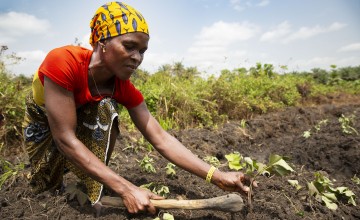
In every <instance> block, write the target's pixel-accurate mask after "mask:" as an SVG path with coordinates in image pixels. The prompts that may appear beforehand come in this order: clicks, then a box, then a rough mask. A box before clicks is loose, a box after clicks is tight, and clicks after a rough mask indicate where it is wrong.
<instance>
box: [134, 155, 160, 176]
mask: <svg viewBox="0 0 360 220" xmlns="http://www.w3.org/2000/svg"><path fill="white" fill-rule="evenodd" d="M138 162H139V165H140V168H141V170H142V171H144V172H147V173H156V170H155V167H154V166H153V165H152V164H153V162H154V159H153V158H151V157H149V156H148V155H145V157H144V158H143V159H142V160H140V161H138Z"/></svg>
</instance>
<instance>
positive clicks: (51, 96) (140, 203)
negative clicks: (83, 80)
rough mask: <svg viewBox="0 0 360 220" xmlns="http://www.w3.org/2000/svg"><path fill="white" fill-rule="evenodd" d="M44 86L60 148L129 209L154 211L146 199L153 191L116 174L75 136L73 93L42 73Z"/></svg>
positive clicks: (51, 123) (53, 128)
mask: <svg viewBox="0 0 360 220" xmlns="http://www.w3.org/2000/svg"><path fill="white" fill-rule="evenodd" d="M44 87H45V107H46V112H47V116H48V121H49V125H50V129H51V134H52V136H53V139H54V141H55V143H56V145H57V147H58V149H59V151H60V152H61V153H62V154H63V155H65V156H66V158H67V159H69V160H70V161H71V162H72V163H73V164H74V165H75V166H76V167H78V168H79V169H80V170H82V171H84V172H85V173H86V174H87V175H89V176H90V177H91V178H93V179H95V180H96V181H98V182H100V183H102V184H104V185H106V186H108V187H109V188H111V189H112V190H114V191H115V192H116V193H117V194H119V195H120V196H121V197H122V198H123V200H124V203H125V205H126V207H127V208H128V211H129V212H130V213H135V212H138V211H139V210H144V209H145V208H147V209H148V211H150V212H153V213H154V212H155V208H154V207H153V206H152V205H151V204H150V201H149V197H154V195H153V194H152V193H149V192H147V191H145V190H141V189H140V188H138V187H136V186H134V185H133V184H132V183H130V182H129V181H127V180H126V179H124V178H122V177H121V176H119V175H117V174H116V173H115V172H114V171H112V170H111V169H110V168H109V167H107V166H106V165H105V164H104V163H103V162H102V161H100V160H99V159H98V158H97V157H96V156H95V155H94V154H93V153H92V152H91V151H90V150H89V149H88V148H87V147H86V146H85V145H84V144H83V143H82V142H81V141H80V140H79V139H77V138H76V135H75V130H76V121H77V116H76V106H75V101H74V96H73V93H72V92H70V91H68V90H66V89H64V88H62V87H60V86H59V85H57V84H56V83H54V82H52V81H51V80H50V79H49V78H47V77H45V82H44Z"/></svg>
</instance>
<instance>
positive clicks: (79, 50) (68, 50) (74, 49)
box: [49, 45, 92, 56]
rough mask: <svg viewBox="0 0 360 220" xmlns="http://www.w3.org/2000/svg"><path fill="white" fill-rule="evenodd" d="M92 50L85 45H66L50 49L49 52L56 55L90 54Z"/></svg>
mask: <svg viewBox="0 0 360 220" xmlns="http://www.w3.org/2000/svg"><path fill="white" fill-rule="evenodd" d="M91 53H92V50H89V49H87V48H85V47H81V46H74V45H66V46H62V47H57V48H54V49H52V50H51V51H50V52H49V54H56V55H57V56H66V55H71V56H84V55H88V54H91Z"/></svg>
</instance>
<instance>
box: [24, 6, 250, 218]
mask: <svg viewBox="0 0 360 220" xmlns="http://www.w3.org/2000/svg"><path fill="white" fill-rule="evenodd" d="M90 27H91V36H90V44H91V45H92V46H93V50H92V51H91V50H87V49H84V48H81V47H76V46H65V47H61V48H56V49H54V50H52V51H51V52H50V53H49V54H48V55H47V57H46V58H45V60H44V61H43V63H42V64H41V66H40V68H39V69H38V71H37V73H36V74H35V76H34V80H33V90H32V93H31V94H30V95H29V96H28V97H27V100H26V115H25V124H24V133H25V138H26V145H27V151H28V154H29V158H30V163H31V167H32V175H31V184H32V186H33V188H34V190H35V191H37V192H41V191H44V190H49V189H56V188H59V187H61V185H62V179H63V175H64V173H65V172H66V171H68V170H71V171H72V172H74V173H75V174H77V176H78V177H79V178H80V179H81V180H82V181H83V182H84V184H85V186H86V190H87V195H88V196H89V200H90V201H91V202H92V204H93V205H94V204H96V203H97V202H98V201H99V200H100V197H101V193H102V188H103V185H105V186H107V187H109V188H110V189H111V190H113V191H114V192H116V193H117V194H118V195H119V196H120V197H121V198H122V199H123V201H124V204H125V206H126V208H127V210H128V211H129V212H130V213H137V212H139V211H149V212H150V213H155V211H156V210H155V207H154V206H153V205H152V204H151V202H150V199H163V197H160V196H157V195H156V194H153V193H151V192H149V191H147V190H144V189H141V188H139V187H137V186H135V185H133V184H132V183H130V182H129V181H127V180H126V179H124V178H123V177H121V176H119V175H118V174H116V173H115V172H114V171H112V170H111V169H110V168H109V167H108V166H107V163H108V161H109V158H110V156H111V153H112V151H113V147H114V144H115V140H116V137H117V136H118V134H119V130H118V126H117V118H118V114H117V109H116V103H120V104H122V105H124V106H125V107H126V108H127V110H128V112H129V114H130V116H131V119H132V121H133V122H134V123H135V125H136V127H137V128H138V129H139V130H140V132H141V133H142V134H143V135H144V137H145V138H146V139H147V140H148V141H149V142H150V143H151V144H152V145H153V146H154V148H155V149H156V150H157V151H158V152H159V153H160V154H162V155H163V156H164V157H165V158H167V159H168V160H169V161H171V162H172V163H174V164H176V165H177V166H179V167H181V168H183V169H185V170H187V171H189V172H191V173H193V174H195V175H197V176H199V177H201V178H204V179H206V180H207V181H208V182H212V183H213V184H215V185H217V186H218V187H220V188H221V189H224V190H228V191H238V192H241V193H247V192H248V190H249V188H248V187H247V186H245V185H244V183H245V182H249V179H248V177H245V176H244V175H243V174H242V173H240V172H221V171H219V170H216V169H215V168H214V167H211V166H210V165H208V164H207V163H205V162H204V161H202V160H201V159H199V158H198V157H197V156H195V155H194V154H192V153H191V152H190V151H189V150H187V149H186V148H185V147H184V146H183V145H182V144H181V143H180V142H179V141H178V140H177V139H175V138H174V137H173V136H171V135H169V134H168V133H167V132H166V131H164V130H163V129H162V128H161V126H160V125H159V123H158V122H157V121H156V120H155V119H154V118H153V117H152V116H151V114H150V112H149V110H148V109H147V107H146V104H145V102H144V98H143V96H142V94H141V93H140V91H139V90H137V89H136V88H135V87H134V86H133V84H132V83H131V82H130V81H129V79H130V77H131V75H132V74H133V73H134V71H135V70H136V69H137V67H138V66H139V65H140V64H141V62H142V60H143V58H144V53H145V51H146V50H147V47H148V42H149V32H148V26H147V23H146V21H145V19H144V17H143V16H142V15H141V14H140V13H139V12H138V11H137V10H135V9H134V8H132V7H131V6H129V5H127V4H125V3H121V2H110V3H107V4H105V5H103V6H101V7H100V8H99V9H98V10H97V11H96V13H95V15H94V17H93V18H92V20H91V22H90Z"/></svg>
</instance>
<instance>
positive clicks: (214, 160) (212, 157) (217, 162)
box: [204, 156, 220, 167]
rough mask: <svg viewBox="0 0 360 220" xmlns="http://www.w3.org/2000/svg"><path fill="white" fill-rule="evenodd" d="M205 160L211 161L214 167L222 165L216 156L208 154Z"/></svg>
mask: <svg viewBox="0 0 360 220" xmlns="http://www.w3.org/2000/svg"><path fill="white" fill-rule="evenodd" d="M204 161H206V162H208V163H210V164H211V165H213V166H214V167H219V166H220V161H219V159H217V157H214V156H206V157H205V158H204Z"/></svg>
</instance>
